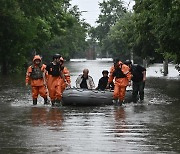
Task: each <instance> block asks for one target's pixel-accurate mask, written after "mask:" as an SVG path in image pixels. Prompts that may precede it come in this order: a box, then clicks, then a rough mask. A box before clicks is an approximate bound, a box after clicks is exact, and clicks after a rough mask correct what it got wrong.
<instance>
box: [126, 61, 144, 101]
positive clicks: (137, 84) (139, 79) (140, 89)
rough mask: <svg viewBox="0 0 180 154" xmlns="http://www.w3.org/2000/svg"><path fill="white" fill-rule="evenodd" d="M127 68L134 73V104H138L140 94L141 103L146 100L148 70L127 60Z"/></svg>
mask: <svg viewBox="0 0 180 154" xmlns="http://www.w3.org/2000/svg"><path fill="white" fill-rule="evenodd" d="M124 63H125V64H126V65H127V66H129V67H130V71H131V73H132V81H133V86H132V88H133V93H132V95H133V96H132V97H133V102H134V103H136V102H137V96H138V94H139V97H140V101H141V102H143V100H144V87H145V81H146V69H145V68H144V67H142V66H140V65H132V62H131V61H130V60H126V61H125V62H124Z"/></svg>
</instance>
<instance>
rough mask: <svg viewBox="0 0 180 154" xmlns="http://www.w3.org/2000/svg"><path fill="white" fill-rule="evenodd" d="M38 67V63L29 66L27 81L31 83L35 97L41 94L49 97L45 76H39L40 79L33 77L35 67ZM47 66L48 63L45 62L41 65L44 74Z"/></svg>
mask: <svg viewBox="0 0 180 154" xmlns="http://www.w3.org/2000/svg"><path fill="white" fill-rule="evenodd" d="M38 67H39V66H37V65H32V66H29V67H28V69H27V72H26V83H30V84H31V87H32V98H33V99H37V98H38V95H39V94H40V96H41V97H43V98H47V89H46V87H45V82H44V77H45V76H42V78H39V79H33V78H32V76H31V74H32V72H33V69H36V68H38ZM45 68H46V65H44V64H42V66H40V70H41V72H42V74H43V73H44V72H45Z"/></svg>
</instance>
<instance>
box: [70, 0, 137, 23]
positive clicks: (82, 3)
mask: <svg viewBox="0 0 180 154" xmlns="http://www.w3.org/2000/svg"><path fill="white" fill-rule="evenodd" d="M123 1H124V5H125V6H126V7H128V8H129V9H132V6H133V5H134V1H133V0H123ZM99 2H100V3H101V2H103V0H71V4H72V5H78V7H79V9H80V11H87V12H82V18H84V19H85V20H86V22H87V23H89V24H91V26H95V25H96V23H95V21H96V20H97V19H98V15H99V13H100V10H99V5H98V3H99ZM128 4H129V5H128Z"/></svg>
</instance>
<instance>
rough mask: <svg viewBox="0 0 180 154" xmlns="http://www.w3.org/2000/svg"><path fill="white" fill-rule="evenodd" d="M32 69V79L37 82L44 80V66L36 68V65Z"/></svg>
mask: <svg viewBox="0 0 180 154" xmlns="http://www.w3.org/2000/svg"><path fill="white" fill-rule="evenodd" d="M31 67H32V72H31V75H30V77H31V78H32V79H33V80H37V79H42V78H43V72H42V70H41V67H42V65H40V66H38V67H35V66H34V65H32V66H31Z"/></svg>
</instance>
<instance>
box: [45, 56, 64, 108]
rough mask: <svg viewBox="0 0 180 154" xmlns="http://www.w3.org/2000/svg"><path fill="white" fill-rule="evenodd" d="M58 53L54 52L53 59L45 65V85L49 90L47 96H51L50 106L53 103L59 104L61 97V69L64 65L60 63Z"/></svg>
mask: <svg viewBox="0 0 180 154" xmlns="http://www.w3.org/2000/svg"><path fill="white" fill-rule="evenodd" d="M60 58H61V55H60V54H55V55H54V56H53V61H52V62H51V63H50V64H49V65H47V67H46V70H47V74H48V75H47V83H48V84H47V86H48V90H49V97H50V98H51V103H52V106H54V105H55V103H57V104H60V103H61V99H62V92H63V88H62V84H63V82H62V78H64V75H63V69H64V67H63V66H62V65H60Z"/></svg>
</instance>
